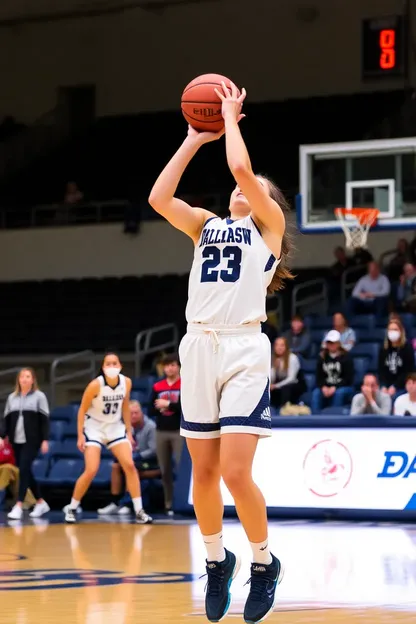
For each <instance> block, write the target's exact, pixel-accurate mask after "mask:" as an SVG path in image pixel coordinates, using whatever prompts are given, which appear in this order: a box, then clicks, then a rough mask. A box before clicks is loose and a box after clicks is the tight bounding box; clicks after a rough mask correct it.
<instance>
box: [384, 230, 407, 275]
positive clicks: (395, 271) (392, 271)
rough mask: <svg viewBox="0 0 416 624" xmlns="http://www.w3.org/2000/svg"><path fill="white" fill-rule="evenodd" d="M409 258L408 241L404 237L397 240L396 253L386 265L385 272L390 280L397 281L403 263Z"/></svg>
mask: <svg viewBox="0 0 416 624" xmlns="http://www.w3.org/2000/svg"><path fill="white" fill-rule="evenodd" d="M409 260H410V251H409V243H408V242H407V240H406V239H405V238H399V240H398V241H397V251H396V255H395V256H393V258H392V259H391V260H390V262H389V263H388V265H387V267H386V274H387V275H388V276H389V279H390V280H391V281H392V282H397V281H398V280H399V279H400V275H401V274H402V272H403V267H404V265H405V264H406V263H407V262H409Z"/></svg>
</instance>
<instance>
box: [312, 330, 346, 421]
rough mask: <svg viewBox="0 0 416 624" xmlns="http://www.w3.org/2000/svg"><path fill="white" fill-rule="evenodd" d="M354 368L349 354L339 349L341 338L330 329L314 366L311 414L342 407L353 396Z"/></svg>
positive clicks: (336, 332)
mask: <svg viewBox="0 0 416 624" xmlns="http://www.w3.org/2000/svg"><path fill="white" fill-rule="evenodd" d="M353 378H354V366H353V362H352V359H351V356H350V355H349V353H347V352H346V351H345V349H343V348H342V347H341V336H340V333H339V332H338V331H336V330H335V329H331V331H330V332H328V334H327V336H326V338H325V349H324V350H323V351H322V353H321V355H320V357H319V360H318V363H317V366H316V385H317V387H316V388H315V390H314V391H313V392H312V404H311V409H312V414H319V413H320V411H321V409H322V407H324V405H325V406H332V407H342V406H343V405H344V404H345V403H347V402H348V401H350V400H351V397H352V394H353V388H352V385H353Z"/></svg>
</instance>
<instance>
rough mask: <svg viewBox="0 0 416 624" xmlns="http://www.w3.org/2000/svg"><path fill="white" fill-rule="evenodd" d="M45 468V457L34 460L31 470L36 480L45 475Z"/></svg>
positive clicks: (46, 465)
mask: <svg viewBox="0 0 416 624" xmlns="http://www.w3.org/2000/svg"><path fill="white" fill-rule="evenodd" d="M47 470H48V462H47V460H46V459H35V461H34V462H33V463H32V472H33V474H34V476H35V479H36V480H37V481H39V480H40V479H43V478H44V477H45V476H46V472H47Z"/></svg>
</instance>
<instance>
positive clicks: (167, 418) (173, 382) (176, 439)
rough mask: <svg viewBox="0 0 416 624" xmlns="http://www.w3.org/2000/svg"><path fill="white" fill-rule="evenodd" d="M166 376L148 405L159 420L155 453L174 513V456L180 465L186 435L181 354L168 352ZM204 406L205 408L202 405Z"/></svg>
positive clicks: (167, 503) (169, 510) (168, 507)
mask: <svg viewBox="0 0 416 624" xmlns="http://www.w3.org/2000/svg"><path fill="white" fill-rule="evenodd" d="M163 372H164V375H165V377H164V379H162V380H161V381H157V382H156V383H155V385H154V386H153V392H152V396H151V399H150V404H149V410H148V412H149V416H153V417H154V418H155V419H156V453H157V458H158V461H159V466H160V469H161V471H162V481H163V491H164V496H165V510H166V513H167V514H168V515H169V516H171V515H173V509H172V505H173V461H172V460H173V459H174V460H175V465H176V468H178V466H179V462H180V458H181V454H182V446H183V438H182V437H181V436H180V433H179V429H180V424H181V402H180V393H181V378H180V365H179V357H178V356H177V355H176V354H170V355H169V354H168V355H165V357H164V358H163ZM201 409H204V408H203V406H201Z"/></svg>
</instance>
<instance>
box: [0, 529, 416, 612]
mask: <svg viewBox="0 0 416 624" xmlns="http://www.w3.org/2000/svg"><path fill="white" fill-rule="evenodd" d="M224 534H225V538H226V544H227V545H228V546H229V548H231V549H235V550H237V549H238V550H239V552H240V553H241V555H242V557H243V565H242V569H241V571H240V573H239V575H238V576H237V579H236V580H235V582H234V584H233V603H232V607H231V610H230V613H229V620H230V622H231V621H242V617H241V614H242V610H243V606H244V600H245V597H246V595H247V591H248V586H246V587H245V586H244V583H245V582H246V580H247V579H248V571H249V563H250V551H249V549H248V547H247V544H246V541H245V539H244V535H243V533H242V530H241V528H240V527H239V526H238V525H237V524H236V523H229V524H228V523H227V524H226V526H225V529H224ZM270 541H271V543H272V544H274V550H275V552H276V554H278V555H279V556H281V557H282V559H284V560H285V563H286V576H285V579H284V581H283V583H282V585H281V586H280V589H279V590H278V592H279V600H278V603H277V605H276V608H275V612H274V613H273V614H272V615H271V616H270V618H269V620H268V622H270V623H271V624H277V623H281V624H295V623H296V624H312V623H313V624H351V623H352V622H353V623H360V624H414V623H415V622H416V527H415V528H413V529H412V528H411V527H407V528H406V527H400V526H387V525H386V526H372V525H369V526H366V525H360V524H356V525H354V524H351V525H348V524H344V523H339V524H325V523H322V524H320V523H307V522H304V523H302V522H300V523H289V522H285V523H275V524H272V525H271V531H270ZM204 572H205V570H204V550H203V545H202V543H201V539H200V536H199V532H198V528H197V526H196V525H195V524H176V525H175V524H170V525H167V524H159V525H158V524H156V525H154V526H150V527H148V526H144V527H143V526H136V525H134V524H130V523H115V522H113V521H111V520H110V521H109V522H102V521H101V522H97V521H96V520H86V521H84V522H80V523H79V524H77V525H75V526H65V525H63V524H49V523H48V522H47V521H43V520H40V521H37V524H35V525H34V524H33V523H32V525H31V526H19V525H18V526H9V527H7V528H0V623H1V624H52V623H53V624H133V623H134V624H137V623H140V622H143V623H155V624H162V623H164V622H166V624H168V623H172V624H179V623H187V622H188V623H192V622H204V621H206V620H205V617H204V615H203V601H204V586H205V579H199V577H200V576H201V575H202V574H203V573H204Z"/></svg>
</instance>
